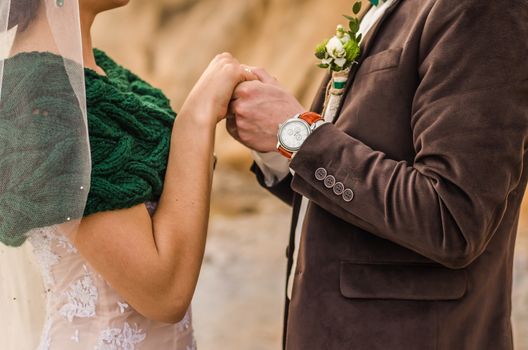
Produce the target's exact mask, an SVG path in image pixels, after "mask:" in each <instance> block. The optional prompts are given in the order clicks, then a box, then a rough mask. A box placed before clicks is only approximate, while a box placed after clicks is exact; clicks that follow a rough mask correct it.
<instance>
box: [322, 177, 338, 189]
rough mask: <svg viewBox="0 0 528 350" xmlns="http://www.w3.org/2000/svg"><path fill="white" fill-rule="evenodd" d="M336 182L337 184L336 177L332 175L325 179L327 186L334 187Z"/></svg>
mask: <svg viewBox="0 0 528 350" xmlns="http://www.w3.org/2000/svg"><path fill="white" fill-rule="evenodd" d="M335 184H336V179H335V177H333V176H332V175H328V176H327V177H326V178H325V179H324V185H325V186H326V188H332V187H334V186H335Z"/></svg>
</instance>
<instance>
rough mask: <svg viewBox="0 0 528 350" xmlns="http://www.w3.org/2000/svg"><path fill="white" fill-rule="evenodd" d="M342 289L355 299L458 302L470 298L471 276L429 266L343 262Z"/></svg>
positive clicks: (346, 295)
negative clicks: (468, 285)
mask: <svg viewBox="0 0 528 350" xmlns="http://www.w3.org/2000/svg"><path fill="white" fill-rule="evenodd" d="M340 288H341V294H342V295H343V296H344V297H347V298H352V299H394V300H429V301H433V300H457V299H460V298H462V297H463V296H464V295H465V294H466V290H467V273H466V271H465V270H450V269H447V268H445V267H442V266H436V265H427V264H406V263H401V264H399V263H395V264H372V263H369V264H362V263H350V262H342V263H341V272H340Z"/></svg>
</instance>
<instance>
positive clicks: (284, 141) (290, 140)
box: [279, 119, 310, 152]
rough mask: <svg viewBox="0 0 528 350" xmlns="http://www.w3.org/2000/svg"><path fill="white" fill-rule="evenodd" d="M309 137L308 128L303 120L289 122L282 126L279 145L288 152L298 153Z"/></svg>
mask: <svg viewBox="0 0 528 350" xmlns="http://www.w3.org/2000/svg"><path fill="white" fill-rule="evenodd" d="M309 135H310V126H309V125H308V123H306V122H305V121H304V120H300V119H295V120H289V121H287V122H286V124H284V125H283V126H282V129H281V132H280V140H279V141H280V143H281V145H282V146H283V147H284V148H286V149H287V150H288V151H294V152H295V151H298V150H299V149H300V148H301V146H302V144H303V142H304V140H306V138H307V137H308V136H309Z"/></svg>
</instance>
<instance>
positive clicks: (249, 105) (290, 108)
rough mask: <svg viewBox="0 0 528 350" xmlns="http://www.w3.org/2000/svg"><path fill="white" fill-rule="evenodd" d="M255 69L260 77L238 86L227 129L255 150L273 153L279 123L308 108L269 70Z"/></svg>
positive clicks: (255, 72)
mask: <svg viewBox="0 0 528 350" xmlns="http://www.w3.org/2000/svg"><path fill="white" fill-rule="evenodd" d="M252 72H253V73H254V74H255V75H256V76H257V77H258V78H259V80H255V81H248V82H243V83H241V84H240V85H238V87H237V88H236V89H235V93H234V95H233V100H232V102H231V105H230V115H229V116H228V118H227V130H228V131H229V133H230V134H231V136H233V137H234V138H235V139H236V140H238V141H239V142H241V143H242V144H244V145H245V146H247V147H249V148H251V149H253V150H255V151H259V152H273V151H276V150H277V148H276V147H277V132H278V129H279V124H281V123H283V122H285V121H286V120H288V119H290V118H291V117H293V116H294V115H296V114H298V113H303V112H305V111H306V110H305V108H304V107H303V106H301V104H300V103H299V101H297V99H296V98H295V97H294V96H292V94H290V93H289V92H287V91H286V90H285V89H284V88H283V87H281V86H280V85H279V82H278V81H277V80H276V79H275V78H273V77H271V76H270V75H269V74H268V73H266V71H264V70H263V69H259V68H253V69H252Z"/></svg>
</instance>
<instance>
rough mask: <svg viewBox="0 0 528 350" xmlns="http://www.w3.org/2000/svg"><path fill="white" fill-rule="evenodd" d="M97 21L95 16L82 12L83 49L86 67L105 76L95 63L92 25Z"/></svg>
mask: <svg viewBox="0 0 528 350" xmlns="http://www.w3.org/2000/svg"><path fill="white" fill-rule="evenodd" d="M94 20H95V14H91V13H86V12H84V11H81V38H82V47H83V60H84V66H85V67H88V68H90V69H92V70H94V71H96V72H97V73H99V74H102V75H104V74H105V73H104V71H103V70H102V69H101V68H100V67H99V66H98V65H97V63H96V62H95V56H94V53H93V45H92V33H91V29H92V25H93V22H94Z"/></svg>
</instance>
